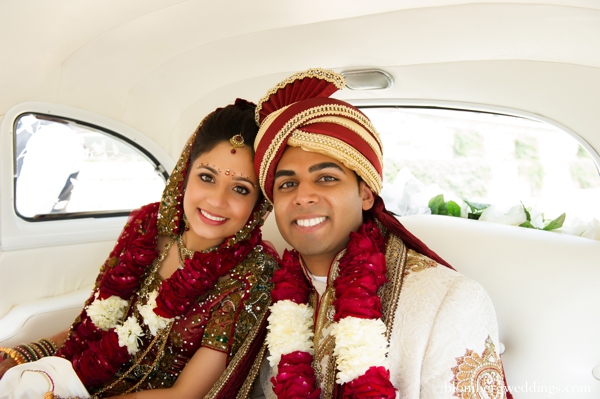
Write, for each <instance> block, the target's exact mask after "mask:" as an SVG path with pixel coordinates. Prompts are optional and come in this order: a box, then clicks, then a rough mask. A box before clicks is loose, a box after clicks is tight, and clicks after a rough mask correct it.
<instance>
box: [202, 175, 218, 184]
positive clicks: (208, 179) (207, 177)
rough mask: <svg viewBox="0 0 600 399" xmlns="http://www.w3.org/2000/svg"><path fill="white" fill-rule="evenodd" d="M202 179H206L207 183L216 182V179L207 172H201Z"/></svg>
mask: <svg viewBox="0 0 600 399" xmlns="http://www.w3.org/2000/svg"><path fill="white" fill-rule="evenodd" d="M200 180H202V181H205V182H207V183H214V182H215V179H214V178H213V177H212V176H211V175H209V174H207V173H200Z"/></svg>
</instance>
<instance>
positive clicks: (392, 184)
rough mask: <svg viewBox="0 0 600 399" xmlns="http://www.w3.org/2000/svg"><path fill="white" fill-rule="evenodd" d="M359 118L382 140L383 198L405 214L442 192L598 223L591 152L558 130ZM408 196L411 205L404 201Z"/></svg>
mask: <svg viewBox="0 0 600 399" xmlns="http://www.w3.org/2000/svg"><path fill="white" fill-rule="evenodd" d="M362 111H363V112H364V113H365V114H367V115H368V116H369V118H370V119H371V120H372V121H373V123H374V125H375V127H376V129H377V130H378V132H379V133H380V134H381V138H382V141H383V144H384V165H385V166H384V172H385V176H384V195H385V196H386V197H387V198H385V197H384V198H385V199H386V204H388V203H389V204H390V206H389V208H390V210H392V211H395V212H396V213H398V214H400V215H406V214H414V213H427V212H426V211H423V209H419V207H421V208H423V207H427V204H428V201H429V200H430V199H431V198H432V197H433V196H435V195H438V194H440V193H445V195H446V196H449V197H451V198H452V197H453V198H459V199H467V200H468V201H470V202H476V203H487V204H509V203H517V204H518V203H522V204H523V205H524V206H526V207H531V208H536V209H539V210H540V211H541V212H543V216H544V218H545V219H552V218H555V217H558V216H559V215H561V214H562V213H566V215H567V219H570V220H571V221H573V220H575V219H577V218H583V219H588V220H589V219H591V218H596V219H600V210H599V207H598V206H597V204H598V203H599V200H600V176H599V174H598V169H597V168H596V165H595V163H594V161H593V159H592V158H591V156H590V154H589V153H588V152H587V151H586V149H585V148H584V147H582V146H581V145H580V143H579V142H578V141H577V140H576V139H575V138H574V137H573V136H572V135H571V134H569V133H567V132H565V131H563V130H561V129H559V128H558V127H555V126H553V125H550V124H548V123H544V122H538V121H534V120H530V119H525V118H521V117H514V116H507V115H498V114H491V113H484V112H471V111H464V110H451V109H439V108H410V107H406V108H399V107H396V108H390V107H387V108H386V107H371V108H366V107H365V108H362ZM420 184H422V185H420ZM411 190H412V192H411ZM411 194H415V195H416V196H413V197H412V202H410V201H407V200H406V198H407V196H410V195H411ZM419 196H420V197H421V198H418V197H419ZM403 197H404V200H402V199H403ZM410 204H412V205H410Z"/></svg>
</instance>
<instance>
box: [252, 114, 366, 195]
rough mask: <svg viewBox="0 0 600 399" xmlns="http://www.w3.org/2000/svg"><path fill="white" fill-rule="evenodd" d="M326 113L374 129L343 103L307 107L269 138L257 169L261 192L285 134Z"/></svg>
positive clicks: (362, 117)
mask: <svg viewBox="0 0 600 399" xmlns="http://www.w3.org/2000/svg"><path fill="white" fill-rule="evenodd" d="M327 115H338V116H343V117H345V118H349V119H353V120H356V121H358V122H359V123H361V124H362V125H364V126H367V127H368V129H372V130H373V131H375V128H373V127H372V124H371V121H370V120H369V119H368V118H367V117H366V116H364V115H363V114H362V113H360V112H359V111H357V110H355V109H353V108H350V107H348V106H345V105H339V104H326V105H320V106H318V107H313V108H309V109H307V110H305V111H302V112H300V113H298V114H297V115H295V116H294V117H293V118H292V119H290V120H289V121H287V122H286V124H285V125H284V126H283V127H282V128H281V130H279V132H277V134H275V136H274V137H273V139H272V140H271V144H270V145H269V147H268V148H267V150H266V151H265V155H264V156H263V159H262V161H261V163H260V169H259V173H258V178H259V182H260V186H261V188H262V189H263V192H264V187H265V181H266V178H267V172H268V170H269V167H270V166H271V163H272V162H273V159H274V158H275V155H276V154H277V152H278V150H279V148H280V147H281V146H282V144H283V142H284V141H285V139H286V138H287V136H288V135H289V134H290V133H291V132H293V131H294V130H296V129H297V128H299V127H301V126H302V124H304V123H305V122H306V121H308V120H310V119H312V118H318V117H322V116H327ZM261 130H262V129H261ZM259 134H260V132H259ZM265 197H267V198H268V195H267V194H266V192H265Z"/></svg>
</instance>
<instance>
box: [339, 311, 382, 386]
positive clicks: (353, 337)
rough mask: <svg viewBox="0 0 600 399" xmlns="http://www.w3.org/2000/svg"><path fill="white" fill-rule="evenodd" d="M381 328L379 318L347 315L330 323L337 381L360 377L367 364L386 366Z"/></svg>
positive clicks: (343, 382) (343, 381) (342, 381)
mask: <svg viewBox="0 0 600 399" xmlns="http://www.w3.org/2000/svg"><path fill="white" fill-rule="evenodd" d="M385 332H386V326H385V324H384V323H383V321H382V320H381V319H360V318H357V317H352V316H348V317H344V318H343V319H341V320H340V321H339V322H337V323H335V324H334V325H333V330H332V331H331V335H333V336H334V337H335V348H334V350H333V354H334V355H335V356H337V369H338V373H337V380H336V382H337V383H338V384H346V383H348V382H350V381H352V380H354V379H355V378H358V377H360V376H361V375H363V374H364V373H366V372H367V370H368V369H369V368H371V367H378V366H383V367H385V368H386V369H388V370H389V361H388V359H387V354H388V349H389V345H388V342H387V339H386V338H385Z"/></svg>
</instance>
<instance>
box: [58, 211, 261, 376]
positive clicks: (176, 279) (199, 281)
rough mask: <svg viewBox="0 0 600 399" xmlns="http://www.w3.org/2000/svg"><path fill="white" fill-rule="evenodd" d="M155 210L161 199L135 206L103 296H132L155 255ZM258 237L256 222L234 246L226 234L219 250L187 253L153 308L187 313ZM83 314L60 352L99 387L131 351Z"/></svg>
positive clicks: (103, 283) (101, 291) (168, 313)
mask: <svg viewBox="0 0 600 399" xmlns="http://www.w3.org/2000/svg"><path fill="white" fill-rule="evenodd" d="M157 215H158V203H155V204H150V205H146V206H144V207H142V208H140V209H139V210H137V211H134V212H132V214H131V216H130V223H129V224H128V225H127V226H126V227H125V229H124V231H123V233H122V234H121V236H120V238H119V240H118V241H117V244H116V246H115V248H114V249H113V251H112V253H111V256H110V258H113V257H116V258H117V264H116V265H115V266H114V267H112V268H110V269H109V270H107V271H106V272H105V273H104V275H103V276H102V277H101V279H100V282H99V284H98V288H97V290H96V292H98V294H99V295H98V298H99V299H106V298H109V297H110V296H112V295H116V296H118V297H120V298H122V299H124V300H127V301H131V300H133V296H134V294H135V291H136V290H137V289H138V288H139V287H140V284H141V279H142V276H143V275H144V272H145V271H146V268H147V267H148V266H150V265H151V264H152V262H153V261H154V259H155V258H156V256H157V250H156V245H157V242H158V230H157ZM260 242H261V232H260V229H258V228H256V229H254V230H253V231H252V233H251V236H250V238H249V239H248V240H244V241H241V242H238V243H236V244H235V245H232V246H230V247H227V240H225V242H224V243H223V244H222V245H221V246H220V247H219V248H218V249H217V250H216V251H212V252H208V253H202V252H196V253H195V254H194V257H193V258H192V259H186V261H185V265H184V268H183V269H178V270H177V271H176V272H174V273H173V274H172V275H171V277H169V278H168V279H166V280H165V281H163V283H162V284H161V286H160V289H159V293H158V298H157V300H156V303H157V306H156V308H155V309H154V312H155V313H156V314H157V315H159V316H162V317H165V318H173V317H176V316H179V315H182V314H185V313H186V312H187V311H188V310H189V309H190V308H191V306H192V305H193V304H194V302H195V300H196V298H198V297H199V296H201V295H202V294H203V293H205V292H206V291H207V290H209V289H211V288H212V287H214V286H215V284H216V282H217V280H218V278H219V277H221V276H223V275H225V274H226V273H228V272H229V271H230V270H231V269H232V268H233V267H235V266H236V265H237V264H239V263H241V262H242V261H243V260H244V258H246V256H247V255H248V254H249V253H250V251H252V250H253V249H254V247H255V246H256V245H257V244H259V243H260ZM107 267H110V266H109V265H107ZM80 318H81V321H80V322H78V323H76V324H74V325H73V326H72V328H71V334H70V336H69V338H68V339H67V341H66V342H65V343H64V345H63V346H62V347H61V349H60V350H59V351H58V353H57V356H62V357H64V358H66V359H67V360H70V361H71V363H72V364H73V369H74V370H75V372H76V373H77V375H78V376H79V378H80V379H81V381H82V382H83V384H84V385H85V386H86V387H88V388H90V387H92V388H93V387H100V386H102V385H103V384H104V383H106V382H107V381H109V380H110V379H111V378H112V377H114V375H115V374H116V372H117V371H118V370H119V369H120V368H121V367H122V365H123V364H124V363H126V362H127V360H129V358H130V355H129V353H128V351H127V348H126V347H121V346H119V343H118V336H117V334H116V332H115V330H114V328H111V329H109V330H108V331H102V330H100V329H99V328H97V327H96V326H95V325H94V323H93V322H92V320H91V319H90V317H89V316H88V315H87V313H86V311H85V309H84V310H83V312H82V313H81V315H80Z"/></svg>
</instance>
